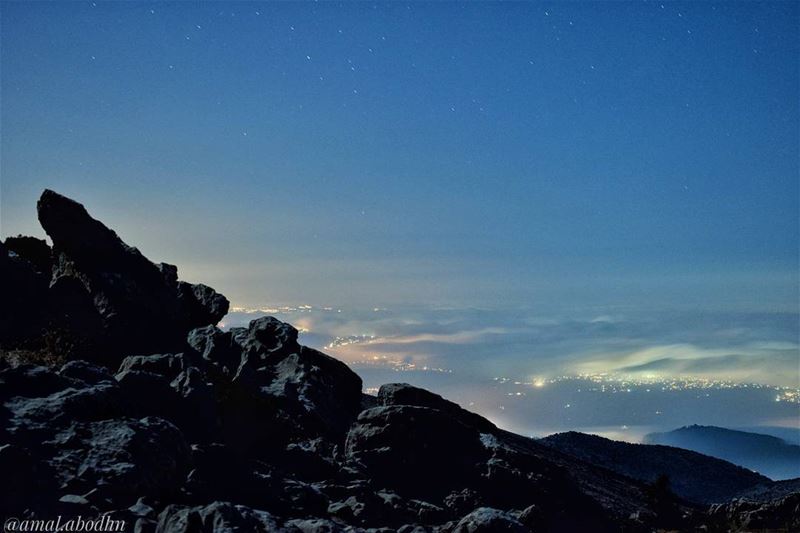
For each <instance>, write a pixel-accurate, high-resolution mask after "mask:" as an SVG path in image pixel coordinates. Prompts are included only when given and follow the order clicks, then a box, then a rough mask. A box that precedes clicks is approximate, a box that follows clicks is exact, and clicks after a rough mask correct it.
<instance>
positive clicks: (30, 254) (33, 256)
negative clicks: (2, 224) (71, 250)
mask: <svg viewBox="0 0 800 533" xmlns="http://www.w3.org/2000/svg"><path fill="white" fill-rule="evenodd" d="M5 245H6V247H7V248H8V250H9V251H11V252H13V253H14V254H16V255H17V257H19V258H21V259H23V260H25V261H27V262H28V263H30V264H31V266H32V267H33V269H34V270H35V271H36V272H39V273H40V274H44V275H46V276H50V270H51V268H52V266H53V260H52V257H51V251H50V247H49V246H48V245H47V242H46V241H45V240H44V239H37V238H36V237H26V236H24V235H18V236H16V237H9V238H7V239H6V240H5Z"/></svg>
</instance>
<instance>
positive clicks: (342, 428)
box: [0, 191, 800, 533]
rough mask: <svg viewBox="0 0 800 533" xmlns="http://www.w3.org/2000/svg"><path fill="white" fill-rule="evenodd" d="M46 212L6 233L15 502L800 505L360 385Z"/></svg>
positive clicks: (365, 519) (780, 511)
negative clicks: (570, 450) (628, 470)
mask: <svg viewBox="0 0 800 533" xmlns="http://www.w3.org/2000/svg"><path fill="white" fill-rule="evenodd" d="M38 212H39V219H40V221H41V223H42V226H43V227H44V229H45V231H46V232H47V234H48V235H49V236H50V239H51V240H52V243H53V246H52V249H51V248H50V247H49V246H48V245H47V243H46V242H44V241H41V240H38V239H34V238H30V237H16V238H9V239H7V240H6V241H5V242H4V243H2V244H0V291H2V293H3V295H4V304H5V305H3V312H2V317H0V318H2V320H1V321H0V350H2V359H1V360H0V404H2V407H0V419H1V420H2V425H1V426H0V475H2V478H3V480H4V482H3V483H2V485H0V517H2V518H3V519H5V518H6V517H9V516H14V517H17V518H26V517H35V518H43V519H50V518H53V517H54V516H55V515H58V514H61V515H64V516H77V515H81V516H83V517H89V516H101V515H107V516H109V517H111V518H113V519H115V520H125V523H126V525H127V527H128V529H129V530H130V531H137V532H152V531H157V532H163V533H179V532H185V533H195V532H211V531H220V532H222V531H254V532H268V531H269V532H273V531H274V532H280V531H285V532H303V533H310V532H320V533H321V532H337V531H354V532H355V531H375V532H377V531H385V532H389V531H398V532H404V533H412V532H414V533H423V532H441V533H447V532H453V533H454V532H459V533H464V532H482V531H484V532H495V531H498V532H499V531H511V532H517V531H519V532H523V531H535V532H563V531H600V532H602V531H609V532H610V531H630V532H636V531H655V530H659V529H661V530H667V529H669V530H686V531H690V530H695V529H696V528H700V527H702V528H704V529H705V530H707V531H729V530H747V528H748V527H750V526H751V525H753V524H757V527H759V528H774V529H778V530H780V529H781V528H784V530H792V528H795V530H796V529H797V528H798V527H800V520H798V514H800V513H798V505H800V497H799V496H798V495H797V494H795V495H790V496H788V497H786V498H784V499H783V500H780V501H778V502H769V503H761V504H755V503H748V502H741V501H736V502H732V503H729V504H726V505H718V506H715V507H713V508H705V507H701V506H698V505H696V504H690V503H687V502H685V501H682V500H680V499H678V498H677V497H676V496H674V495H673V494H672V493H671V492H670V491H669V490H668V489H666V488H664V487H662V486H659V485H657V484H647V483H643V482H641V481H636V480H634V479H632V478H629V477H626V476H624V475H621V474H619V473H615V472H613V471H612V470H611V469H607V468H604V467H603V466H599V465H593V464H590V463H587V462H584V461H582V460H580V459H579V458H576V457H574V456H572V455H567V454H564V453H562V452H561V451H560V450H559V449H558V448H557V447H552V446H544V445H542V444H540V443H537V442H536V441H534V440H532V439H528V438H524V437H521V436H518V435H514V434H511V433H508V432H506V431H503V430H501V429H498V428H497V427H495V426H494V424H492V423H491V422H490V421H488V420H486V419H484V418H482V417H480V416H478V415H476V414H474V413H470V412H468V411H466V410H464V409H462V408H461V407H459V406H458V405H456V404H454V403H452V402H449V401H447V400H445V399H443V398H441V397H440V396H438V395H436V394H433V393H431V392H429V391H425V390H422V389H418V388H415V387H412V386H410V385H406V384H389V385H384V386H383V387H381V389H380V391H379V393H378V395H377V396H368V395H364V394H362V390H361V389H362V384H361V379H360V378H359V377H358V376H357V375H356V374H355V373H354V372H353V371H351V370H350V369H349V367H348V366H347V365H345V364H344V363H342V362H340V361H338V360H336V359H334V358H331V357H329V356H327V355H325V354H323V353H321V352H319V351H316V350H313V349H311V348H308V347H305V346H302V345H300V344H299V343H298V334H297V330H296V329H295V328H293V327H292V326H291V325H289V324H286V323H284V322H281V321H280V320H277V319H275V318H273V317H262V318H259V319H257V320H253V321H252V322H250V324H249V326H248V327H246V328H232V329H229V330H227V331H223V330H221V329H219V328H218V327H216V324H217V323H218V321H219V320H220V319H221V318H222V317H223V316H224V315H225V313H226V312H227V309H228V301H227V300H226V299H225V297H224V296H222V295H220V294H217V293H216V292H215V291H214V290H213V289H211V288H210V287H207V286H204V285H192V284H189V283H186V282H183V281H179V280H178V277H177V269H176V268H175V267H174V266H172V265H168V264H165V263H161V264H158V265H156V264H154V263H152V262H150V261H149V260H147V258H145V257H144V256H143V255H142V254H141V253H140V252H139V251H138V250H137V249H136V248H132V247H130V246H128V245H126V244H125V243H124V242H123V241H122V240H121V239H120V238H119V237H118V236H117V235H116V233H114V232H113V231H112V230H110V229H108V228H107V227H106V226H104V225H103V224H102V223H101V222H99V221H97V220H95V219H93V218H92V217H90V216H89V214H88V213H87V211H86V209H84V207H83V206H81V205H80V204H78V203H76V202H74V201H72V200H70V199H68V198H65V197H63V196H60V195H58V194H56V193H54V192H52V191H45V192H44V194H43V195H42V197H41V199H40V201H39V204H38ZM9 480H13V482H10V481H9ZM787 528H788V529H787Z"/></svg>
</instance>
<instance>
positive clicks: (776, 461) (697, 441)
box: [644, 425, 800, 479]
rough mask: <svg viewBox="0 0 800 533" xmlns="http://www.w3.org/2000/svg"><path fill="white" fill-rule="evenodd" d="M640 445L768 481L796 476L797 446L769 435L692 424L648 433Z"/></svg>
mask: <svg viewBox="0 0 800 533" xmlns="http://www.w3.org/2000/svg"><path fill="white" fill-rule="evenodd" d="M644 442H646V443H649V444H664V445H667V446H677V447H679V448H684V449H687V450H693V451H696V452H699V453H703V454H706V455H712V456H714V457H719V458H721V459H725V460H726V461H730V462H731V463H734V464H737V465H741V466H743V467H745V468H749V469H751V470H755V471H757V472H760V473H762V474H764V475H765V476H767V477H770V478H772V479H792V478H796V477H800V446H797V445H794V444H789V443H787V442H786V441H784V440H782V439H779V438H777V437H772V436H770V435H762V434H759V433H749V432H746V431H736V430H733V429H726V428H721V427H715V426H696V425H695V426H686V427H682V428H679V429H676V430H673V431H669V432H666V433H650V434H649V435H646V436H645V438H644Z"/></svg>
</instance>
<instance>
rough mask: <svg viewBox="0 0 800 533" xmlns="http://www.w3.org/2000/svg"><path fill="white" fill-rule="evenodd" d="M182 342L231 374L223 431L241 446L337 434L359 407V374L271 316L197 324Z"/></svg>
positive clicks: (222, 406)
mask: <svg viewBox="0 0 800 533" xmlns="http://www.w3.org/2000/svg"><path fill="white" fill-rule="evenodd" d="M188 343H189V344H190V345H191V346H192V347H193V348H194V349H195V350H196V352H198V353H199V354H200V355H201V356H202V357H203V358H204V359H205V360H208V361H210V362H212V363H215V364H216V365H217V367H218V368H220V370H221V371H220V374H221V375H223V376H229V375H231V374H233V377H232V379H230V388H229V390H228V391H227V393H226V394H225V398H223V400H222V404H221V406H220V409H221V410H222V413H221V416H222V419H223V420H222V423H223V425H224V426H225V432H226V434H228V435H231V436H238V437H235V438H234V439H233V440H234V441H236V442H239V443H240V444H242V445H243V449H252V448H253V447H257V446H259V445H268V443H267V442H265V440H269V441H271V443H270V444H280V442H281V441H285V442H288V441H292V440H306V439H313V438H317V437H320V436H325V437H331V438H338V437H339V436H343V435H344V434H345V432H346V431H347V428H348V427H349V426H350V423H351V422H352V421H353V419H354V418H355V416H356V414H357V413H358V412H359V410H360V407H361V386H362V384H361V378H359V377H358V375H356V374H355V373H354V372H353V371H352V370H350V368H348V367H347V365H345V364H344V363H342V362H341V361H338V360H336V359H334V358H332V357H329V356H327V355H325V354H323V353H321V352H318V351H316V350H313V349H311V348H307V347H305V346H300V345H299V344H298V343H297V330H296V329H294V328H293V327H292V326H290V325H288V324H285V323H283V322H281V321H279V320H277V319H275V318H273V317H262V318H259V319H256V320H253V321H251V322H250V324H249V326H248V327H247V328H234V329H232V330H230V331H229V332H224V333H223V332H222V331H220V330H219V329H217V328H214V327H205V328H199V329H195V330H193V331H191V332H190V333H189V335H188ZM234 367H235V368H236V370H235V372H232V371H231V370H232V369H233V368H234ZM258 427H262V428H263V429H264V432H263V434H262V432H261V431H260V430H259V429H258ZM254 428H256V429H255V430H254ZM247 441H251V442H250V443H249V444H246V443H247Z"/></svg>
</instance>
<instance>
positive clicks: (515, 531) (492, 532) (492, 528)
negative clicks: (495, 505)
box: [453, 507, 530, 533]
mask: <svg viewBox="0 0 800 533" xmlns="http://www.w3.org/2000/svg"><path fill="white" fill-rule="evenodd" d="M504 531H508V532H510V533H529V532H530V530H529V529H528V528H526V527H525V526H523V525H522V524H521V523H520V522H519V520H517V519H516V518H514V517H513V516H512V515H511V514H509V513H504V512H503V511H500V510H498V509H492V508H491V507H479V508H477V509H475V510H474V511H472V512H471V513H470V514H468V515H467V516H465V517H464V518H462V519H461V520H460V521H459V522H458V524H456V527H455V528H454V529H453V533H501V532H504Z"/></svg>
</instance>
